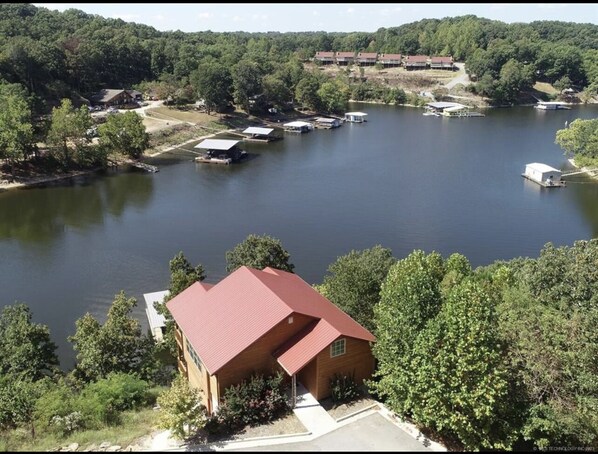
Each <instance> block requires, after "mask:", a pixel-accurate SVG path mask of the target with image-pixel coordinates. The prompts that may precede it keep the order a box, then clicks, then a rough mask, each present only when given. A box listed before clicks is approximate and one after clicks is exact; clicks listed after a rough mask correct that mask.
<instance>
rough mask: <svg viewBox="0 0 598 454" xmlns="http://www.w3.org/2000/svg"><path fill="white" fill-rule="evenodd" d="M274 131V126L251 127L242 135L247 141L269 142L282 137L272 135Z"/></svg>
mask: <svg viewBox="0 0 598 454" xmlns="http://www.w3.org/2000/svg"><path fill="white" fill-rule="evenodd" d="M273 131H274V128H257V127H250V128H247V129H245V130H244V131H243V132H242V133H241V134H240V135H241V137H243V140H244V141H245V142H258V143H268V142H272V141H273V140H278V139H281V137H276V136H272V135H270V134H271V133H272V132H273Z"/></svg>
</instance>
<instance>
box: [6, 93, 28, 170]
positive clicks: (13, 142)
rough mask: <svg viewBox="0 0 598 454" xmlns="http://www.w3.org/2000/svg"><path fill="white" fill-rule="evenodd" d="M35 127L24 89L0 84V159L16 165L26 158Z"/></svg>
mask: <svg viewBox="0 0 598 454" xmlns="http://www.w3.org/2000/svg"><path fill="white" fill-rule="evenodd" d="M32 141H33V127H32V126H31V110H30V109H29V105H28V103H27V99H26V98H25V93H24V90H23V88H22V87H21V86H20V85H17V84H12V85H8V84H3V83H0V158H4V159H7V160H8V162H9V163H10V164H11V167H12V168H13V170H14V164H15V163H17V162H18V161H20V160H22V159H24V158H25V156H26V155H27V152H28V151H29V150H30V149H31V146H32Z"/></svg>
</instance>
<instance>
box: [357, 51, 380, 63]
mask: <svg viewBox="0 0 598 454" xmlns="http://www.w3.org/2000/svg"><path fill="white" fill-rule="evenodd" d="M377 59H378V53H377V52H359V53H358V54H357V64H358V65H360V66H374V65H375V64H376V60H377Z"/></svg>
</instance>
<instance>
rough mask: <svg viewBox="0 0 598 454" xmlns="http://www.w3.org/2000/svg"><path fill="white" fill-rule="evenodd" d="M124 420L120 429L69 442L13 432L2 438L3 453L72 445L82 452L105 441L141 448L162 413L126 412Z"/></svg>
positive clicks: (74, 437) (75, 436)
mask: <svg viewBox="0 0 598 454" xmlns="http://www.w3.org/2000/svg"><path fill="white" fill-rule="evenodd" d="M121 416H122V421H121V423H120V424H119V425H118V426H114V427H105V428H102V429H98V430H85V431H80V432H75V433H73V434H72V435H70V436H68V437H66V438H61V437H59V436H57V435H55V434H52V433H42V432H38V433H37V434H36V437H35V439H33V440H32V439H31V434H30V432H29V430H24V429H17V430H13V431H11V432H8V433H7V434H4V436H3V437H2V438H0V451H5V452H6V451H50V450H52V449H55V448H58V447H61V446H67V445H69V444H71V443H78V444H79V446H80V448H81V449H84V448H85V447H87V446H89V445H91V444H95V445H96V446H99V445H100V444H101V443H102V442H105V441H106V442H109V443H111V444H113V445H119V446H122V447H123V448H125V447H127V446H129V445H132V444H140V443H141V440H140V439H141V438H143V437H146V436H149V435H151V434H152V432H153V431H155V430H156V421H157V416H158V413H157V412H156V411H154V410H152V409H151V408H145V409H143V410H138V411H126V412H123V413H122V414H121Z"/></svg>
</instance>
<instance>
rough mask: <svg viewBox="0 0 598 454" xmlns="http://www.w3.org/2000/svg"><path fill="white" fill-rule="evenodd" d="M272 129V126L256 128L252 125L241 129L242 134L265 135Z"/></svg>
mask: <svg viewBox="0 0 598 454" xmlns="http://www.w3.org/2000/svg"><path fill="white" fill-rule="evenodd" d="M272 131H274V129H273V128H256V127H254V126H252V127H249V128H247V129H246V130H245V131H243V133H244V134H263V135H265V136H267V135H268V134H270V133H271V132H272Z"/></svg>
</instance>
